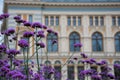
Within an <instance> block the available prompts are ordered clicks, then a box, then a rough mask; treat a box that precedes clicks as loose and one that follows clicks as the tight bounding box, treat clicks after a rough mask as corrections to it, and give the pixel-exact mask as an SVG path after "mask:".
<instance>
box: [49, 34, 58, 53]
mask: <svg viewBox="0 0 120 80" xmlns="http://www.w3.org/2000/svg"><path fill="white" fill-rule="evenodd" d="M54 40H58V37H57V36H56V35H55V34H54V33H49V34H48V36H47V51H48V52H57V51H58V43H55V44H53V41H54Z"/></svg>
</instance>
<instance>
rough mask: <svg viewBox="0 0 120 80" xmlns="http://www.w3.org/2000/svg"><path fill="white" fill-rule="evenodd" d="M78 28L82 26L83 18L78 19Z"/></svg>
mask: <svg viewBox="0 0 120 80" xmlns="http://www.w3.org/2000/svg"><path fill="white" fill-rule="evenodd" d="M78 26H81V17H78Z"/></svg>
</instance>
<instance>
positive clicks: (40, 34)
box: [37, 30, 45, 38]
mask: <svg viewBox="0 0 120 80" xmlns="http://www.w3.org/2000/svg"><path fill="white" fill-rule="evenodd" d="M37 37H41V38H44V37H45V35H44V31H42V30H40V31H38V33H37Z"/></svg>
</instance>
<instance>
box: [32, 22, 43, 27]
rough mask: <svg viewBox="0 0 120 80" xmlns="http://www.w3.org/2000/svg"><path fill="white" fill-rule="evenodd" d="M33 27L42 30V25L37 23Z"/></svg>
mask: <svg viewBox="0 0 120 80" xmlns="http://www.w3.org/2000/svg"><path fill="white" fill-rule="evenodd" d="M31 27H32V28H35V27H37V28H42V24H40V23H39V22H35V23H33V24H32V26H31Z"/></svg>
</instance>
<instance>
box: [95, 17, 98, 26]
mask: <svg viewBox="0 0 120 80" xmlns="http://www.w3.org/2000/svg"><path fill="white" fill-rule="evenodd" d="M95 26H98V17H95Z"/></svg>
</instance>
